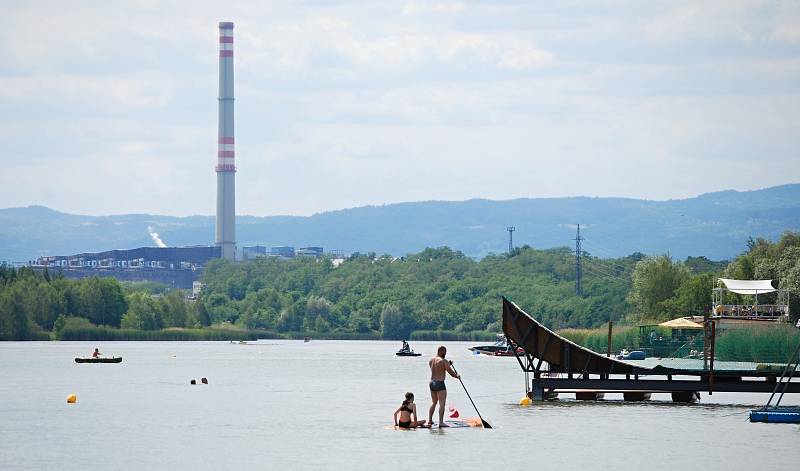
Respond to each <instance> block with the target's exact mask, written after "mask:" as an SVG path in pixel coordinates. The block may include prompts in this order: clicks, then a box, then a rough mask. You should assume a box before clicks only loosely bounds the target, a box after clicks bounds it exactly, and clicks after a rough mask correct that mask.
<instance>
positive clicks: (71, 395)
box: [67, 394, 78, 404]
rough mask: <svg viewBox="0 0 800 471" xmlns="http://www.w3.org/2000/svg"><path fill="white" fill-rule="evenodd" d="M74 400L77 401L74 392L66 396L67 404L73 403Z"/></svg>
mask: <svg viewBox="0 0 800 471" xmlns="http://www.w3.org/2000/svg"><path fill="white" fill-rule="evenodd" d="M76 402H78V396H76V395H74V394H70V395H69V396H67V404H75V403H76Z"/></svg>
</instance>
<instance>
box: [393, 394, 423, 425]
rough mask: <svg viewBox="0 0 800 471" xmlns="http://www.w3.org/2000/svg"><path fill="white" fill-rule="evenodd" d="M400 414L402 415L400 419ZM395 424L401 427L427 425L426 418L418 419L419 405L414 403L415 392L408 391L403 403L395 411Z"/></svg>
mask: <svg viewBox="0 0 800 471" xmlns="http://www.w3.org/2000/svg"><path fill="white" fill-rule="evenodd" d="M398 415H399V416H400V418H399V419H398ZM394 425H395V427H400V428H416V427H425V421H424V420H417V405H416V404H414V393H410V392H407V393H406V399H405V400H404V401H403V404H401V405H400V407H398V408H397V410H396V411H394Z"/></svg>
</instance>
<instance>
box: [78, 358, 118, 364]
mask: <svg viewBox="0 0 800 471" xmlns="http://www.w3.org/2000/svg"><path fill="white" fill-rule="evenodd" d="M75 363H122V357H108V358H80V357H78V358H76V359H75Z"/></svg>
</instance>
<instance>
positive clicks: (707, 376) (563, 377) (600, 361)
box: [503, 298, 800, 402]
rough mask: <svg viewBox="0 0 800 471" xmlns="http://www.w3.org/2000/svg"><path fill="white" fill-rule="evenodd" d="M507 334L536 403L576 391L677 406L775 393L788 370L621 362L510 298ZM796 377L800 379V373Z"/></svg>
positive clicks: (795, 387)
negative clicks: (660, 396)
mask: <svg viewBox="0 0 800 471" xmlns="http://www.w3.org/2000/svg"><path fill="white" fill-rule="evenodd" d="M503 332H504V333H505V335H506V337H507V338H508V339H509V340H510V341H511V342H513V343H514V345H516V346H518V347H521V348H522V350H523V353H517V355H516V358H517V361H518V362H519V365H520V367H521V368H522V370H523V371H524V372H525V373H526V374H528V373H533V379H532V380H531V392H532V399H534V400H544V399H545V398H546V397H548V394H550V393H558V392H562V391H563V392H566V391H575V390H584V391H595V392H622V393H623V394H624V393H626V392H630V393H633V392H637V393H641V392H650V393H654V392H662V393H671V394H672V396H673V398H674V399H675V400H676V401H677V402H691V401H692V400H694V399H696V397H697V393H699V392H701V391H706V392H708V393H713V392H717V391H719V392H764V393H771V392H772V391H773V389H774V388H775V384H776V381H777V378H778V377H779V376H780V375H781V372H782V371H783V369H784V365H781V364H772V363H745V362H725V361H713V362H712V365H713V369H705V368H704V365H703V360H698V359H688V358H687V359H683V358H647V359H645V360H636V361H624V360H617V359H616V358H612V357H607V356H605V355H601V354H599V353H597V352H594V351H592V350H589V349H587V348H584V347H582V346H580V345H578V344H576V343H574V342H572V341H570V340H568V339H566V338H564V337H561V336H560V335H558V334H556V333H555V332H553V331H551V330H550V329H548V328H547V327H545V326H543V325H542V324H541V323H539V322H538V321H536V320H535V319H534V318H533V317H531V316H530V315H528V314H527V313H525V312H524V311H523V310H522V309H520V308H519V307H518V306H517V305H516V304H514V303H513V302H511V301H509V300H508V299H506V298H503ZM543 367H544V368H543ZM792 375H793V376H794V377H800V371H798V372H793V373H792ZM786 392H788V393H800V382H796V383H791V384H788V385H787V388H786ZM629 396H630V397H631V398H632V399H633V394H629Z"/></svg>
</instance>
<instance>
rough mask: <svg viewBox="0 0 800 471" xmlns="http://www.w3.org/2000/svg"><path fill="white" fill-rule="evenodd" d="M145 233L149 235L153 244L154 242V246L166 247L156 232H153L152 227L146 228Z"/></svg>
mask: <svg viewBox="0 0 800 471" xmlns="http://www.w3.org/2000/svg"><path fill="white" fill-rule="evenodd" d="M147 233H148V234H150V238H151V239H153V242H155V244H156V246H158V247H166V246H167V244H165V243H164V241H163V240H161V237H159V236H158V232H155V231H154V230H153V227H152V226H147Z"/></svg>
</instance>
